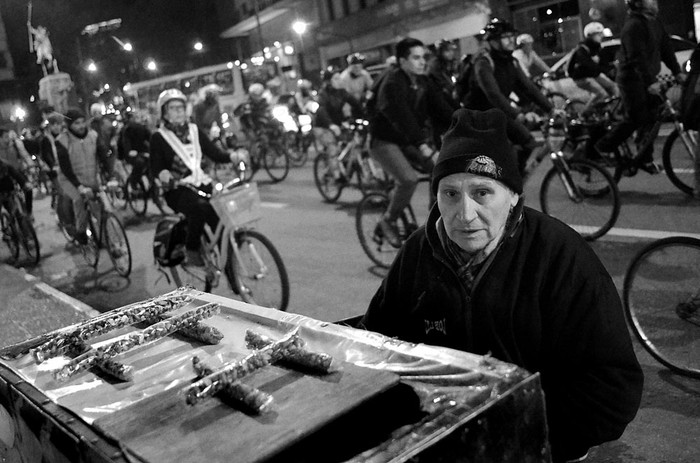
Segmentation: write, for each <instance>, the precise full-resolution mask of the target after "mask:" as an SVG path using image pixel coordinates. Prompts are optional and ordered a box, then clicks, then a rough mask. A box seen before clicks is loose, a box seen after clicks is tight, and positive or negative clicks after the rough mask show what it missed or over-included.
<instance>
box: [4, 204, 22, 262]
mask: <svg viewBox="0 0 700 463" xmlns="http://www.w3.org/2000/svg"><path fill="white" fill-rule="evenodd" d="M0 215H1V216H0V222H1V223H2V240H3V241H4V242H5V245H6V246H7V248H8V249H9V251H10V257H11V259H12V261H13V262H15V261H16V260H17V258H18V257H19V248H20V243H19V232H18V230H17V227H16V226H15V221H14V219H13V218H12V216H11V215H10V214H9V213H8V212H7V211H6V210H5V209H2V211H0Z"/></svg>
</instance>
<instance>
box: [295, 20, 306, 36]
mask: <svg viewBox="0 0 700 463" xmlns="http://www.w3.org/2000/svg"><path fill="white" fill-rule="evenodd" d="M308 27H309V25H308V24H307V23H306V22H305V21H301V20H299V21H294V23H293V24H292V30H293V31H294V32H296V33H297V34H299V35H302V34H303V33H304V32H306V29H307V28H308Z"/></svg>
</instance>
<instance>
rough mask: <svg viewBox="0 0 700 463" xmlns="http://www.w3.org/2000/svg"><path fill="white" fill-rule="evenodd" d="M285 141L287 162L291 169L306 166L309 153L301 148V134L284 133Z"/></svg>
mask: <svg viewBox="0 0 700 463" xmlns="http://www.w3.org/2000/svg"><path fill="white" fill-rule="evenodd" d="M285 137H286V140H287V143H286V144H287V147H288V149H287V154H289V162H290V164H291V165H292V167H302V166H303V165H304V164H306V161H307V160H308V159H309V153H308V152H307V151H306V148H305V147H304V146H303V140H302V139H301V138H300V137H302V135H301V134H299V133H298V132H291V131H290V132H286V134H285Z"/></svg>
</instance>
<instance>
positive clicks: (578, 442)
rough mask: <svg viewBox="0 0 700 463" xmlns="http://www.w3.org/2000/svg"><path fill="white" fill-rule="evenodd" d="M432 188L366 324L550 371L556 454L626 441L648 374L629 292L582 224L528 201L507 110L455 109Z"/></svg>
mask: <svg viewBox="0 0 700 463" xmlns="http://www.w3.org/2000/svg"><path fill="white" fill-rule="evenodd" d="M432 189H433V191H434V192H435V193H436V195H437V204H436V205H435V206H433V208H432V209H431V211H430V215H429V217H428V220H427V222H426V224H425V226H423V227H421V228H419V229H418V230H417V231H416V232H415V233H413V234H412V235H411V236H410V237H409V238H408V240H406V242H405V243H404V244H403V246H402V248H401V249H400V250H399V253H398V255H397V256H396V259H395V261H394V263H393V264H392V266H391V268H390V269H389V273H388V274H387V276H386V278H385V279H384V281H383V282H382V285H381V287H380V288H379V289H378V290H377V293H376V294H375V296H374V297H373V299H372V301H371V302H370V305H369V308H368V310H367V313H366V314H365V316H364V317H363V319H362V322H361V325H362V326H363V327H365V328H367V329H369V330H372V331H377V332H379V333H382V334H384V335H386V336H390V337H396V338H399V339H401V340H405V341H409V342H415V343H426V344H432V345H437V346H444V347H449V348H453V349H459V350H464V351H467V352H472V353H475V354H478V355H486V354H490V355H492V356H493V357H495V358H497V359H499V360H503V361H506V362H510V363H514V364H517V365H519V366H521V367H523V368H525V369H527V370H529V371H530V372H532V373H535V372H539V373H540V374H541V377H542V388H543V390H544V394H545V402H546V412H547V423H548V426H549V440H550V445H551V452H552V459H553V461H554V462H570V461H582V460H583V459H585V457H586V455H587V453H588V450H589V448H591V447H593V446H595V445H598V444H601V443H603V442H606V441H610V440H614V439H617V438H619V437H620V435H621V434H622V432H623V431H624V429H625V427H626V426H627V424H628V423H629V422H630V421H631V420H632V419H633V418H634V416H635V414H636V412H637V409H638V407H639V403H640V400H641V392H642V384H643V376H642V371H641V368H640V367H639V363H638V362H637V359H636V357H635V354H634V350H633V349H632V343H631V340H630V337H629V333H628V331H627V327H626V325H625V320H624V316H623V313H622V307H621V304H620V299H619V297H618V295H617V289H616V288H615V285H614V284H613V281H612V278H611V277H610V275H609V274H608V272H607V270H606V269H605V267H603V265H602V263H601V262H600V260H599V259H598V257H597V256H596V254H595V253H594V252H593V251H592V250H591V248H590V247H589V246H588V244H587V243H586V242H585V241H584V240H583V238H581V236H580V235H579V234H578V233H577V232H576V231H574V230H573V229H571V228H570V227H568V226H567V225H565V224H563V223H562V222H560V221H558V220H556V219H554V218H552V217H549V216H547V215H545V214H542V213H541V212H539V211H536V210H533V209H530V208H528V207H524V206H523V200H522V192H523V181H522V178H521V177H520V175H519V173H518V167H517V161H516V158H515V155H514V153H513V149H512V147H511V145H510V144H509V143H508V141H507V136H506V116H505V114H504V113H502V112H501V111H500V110H497V109H491V110H488V111H484V112H480V111H472V110H467V109H460V110H457V111H456V112H455V113H454V114H453V116H452V124H451V126H450V129H449V130H448V131H447V133H446V134H445V138H444V140H443V145H442V148H441V150H440V154H439V156H438V159H437V163H436V165H435V168H434V170H433V180H432ZM421 374H425V372H421ZM543 451H545V452H546V449H543Z"/></svg>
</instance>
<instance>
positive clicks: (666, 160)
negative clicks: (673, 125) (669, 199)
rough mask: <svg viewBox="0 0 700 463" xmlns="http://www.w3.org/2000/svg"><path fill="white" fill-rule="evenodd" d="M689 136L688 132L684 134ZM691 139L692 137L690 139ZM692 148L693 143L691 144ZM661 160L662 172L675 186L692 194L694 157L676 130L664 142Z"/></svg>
mask: <svg viewBox="0 0 700 463" xmlns="http://www.w3.org/2000/svg"><path fill="white" fill-rule="evenodd" d="M686 136H687V137H690V134H686ZM691 140H692V139H691ZM692 148H693V150H694V148H695V145H694V144H692ZM662 162H663V165H664V172H666V176H667V177H668V179H669V180H671V183H673V184H674V185H675V186H676V188H678V189H679V190H681V191H682V192H683V193H685V194H687V195H692V194H693V184H694V181H695V179H694V173H695V158H694V153H693V152H690V151H689V150H688V148H687V147H686V145H685V143H683V139H682V138H681V137H680V135H679V133H678V130H674V131H673V132H671V133H670V134H669V136H668V138H667V139H666V142H665V143H664V149H663V155H662Z"/></svg>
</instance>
